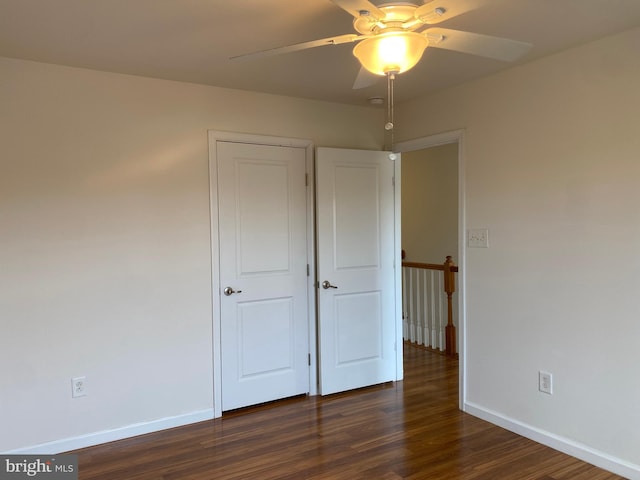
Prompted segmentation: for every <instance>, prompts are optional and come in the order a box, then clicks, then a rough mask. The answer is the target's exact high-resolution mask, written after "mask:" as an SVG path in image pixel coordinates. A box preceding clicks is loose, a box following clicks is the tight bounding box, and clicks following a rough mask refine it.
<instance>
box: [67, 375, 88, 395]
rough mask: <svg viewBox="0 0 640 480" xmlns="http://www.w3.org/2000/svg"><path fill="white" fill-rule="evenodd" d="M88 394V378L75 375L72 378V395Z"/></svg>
mask: <svg viewBox="0 0 640 480" xmlns="http://www.w3.org/2000/svg"><path fill="white" fill-rule="evenodd" d="M86 395H87V378H86V377H74V378H72V379H71V397H73V398H77V397H84V396H86Z"/></svg>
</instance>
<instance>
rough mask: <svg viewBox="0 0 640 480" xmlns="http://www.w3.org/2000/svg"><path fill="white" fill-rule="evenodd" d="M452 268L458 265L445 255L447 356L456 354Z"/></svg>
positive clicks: (454, 282) (454, 278) (453, 276)
mask: <svg viewBox="0 0 640 480" xmlns="http://www.w3.org/2000/svg"><path fill="white" fill-rule="evenodd" d="M453 268H455V269H456V271H458V267H456V266H455V264H454V263H453V259H452V258H451V256H447V259H446V261H445V262H444V291H445V293H446V294H447V326H446V327H445V329H444V332H445V339H446V340H445V342H446V343H445V345H446V346H445V352H446V354H447V355H449V356H455V354H456V326H455V325H454V324H453V299H452V296H453V292H455V291H456V277H455V275H454V272H453Z"/></svg>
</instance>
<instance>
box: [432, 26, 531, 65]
mask: <svg viewBox="0 0 640 480" xmlns="http://www.w3.org/2000/svg"><path fill="white" fill-rule="evenodd" d="M423 33H424V34H425V35H426V36H427V38H428V39H429V47H435V48H443V49H445V50H453V51H455V52H463V53H469V54H471V55H478V56H480V57H487V58H494V59H496V60H502V61H503V62H513V61H514V60H517V59H518V58H520V57H521V56H522V55H524V54H525V53H527V52H528V51H529V49H530V48H531V47H532V45H531V44H530V43H525V42H518V41H516V40H509V39H507V38H499V37H492V36H489V35H481V34H479V33H471V32H461V31H459V30H451V29H449V28H437V27H436V28H429V29H427V30H425V31H424V32H423Z"/></svg>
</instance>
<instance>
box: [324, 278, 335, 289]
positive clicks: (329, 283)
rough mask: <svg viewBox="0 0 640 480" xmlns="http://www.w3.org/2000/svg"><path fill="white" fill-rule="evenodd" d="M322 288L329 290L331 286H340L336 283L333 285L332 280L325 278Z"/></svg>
mask: <svg viewBox="0 0 640 480" xmlns="http://www.w3.org/2000/svg"><path fill="white" fill-rule="evenodd" d="M322 288H324V289H325V290H327V289H329V288H338V287H336V286H335V285H331V282H330V281H329V280H325V281H324V282H322Z"/></svg>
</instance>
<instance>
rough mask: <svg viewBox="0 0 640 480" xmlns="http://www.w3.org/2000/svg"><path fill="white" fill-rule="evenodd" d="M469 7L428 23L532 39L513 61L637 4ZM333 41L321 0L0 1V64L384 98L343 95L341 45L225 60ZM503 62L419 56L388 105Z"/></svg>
mask: <svg viewBox="0 0 640 480" xmlns="http://www.w3.org/2000/svg"><path fill="white" fill-rule="evenodd" d="M437 1H438V0H434V4H436V3H437ZM474 1H476V0H474ZM416 2H420V0H416ZM372 3H375V4H376V5H380V4H382V3H385V2H381V1H375V0H374V1H373V2H372ZM420 3H422V2H420ZM477 3H478V4H479V5H480V8H478V9H476V10H473V11H471V12H468V13H466V14H463V15H460V16H458V17H456V18H453V19H451V20H449V21H447V22H446V23H443V24H441V25H440V26H443V27H446V28H453V29H458V30H466V31H471V32H476V33H483V34H487V35H494V36H500V37H506V38H511V39H514V40H520V41H524V42H529V43H532V44H533V48H532V49H531V51H530V52H529V53H528V54H527V55H526V56H525V57H524V58H522V59H521V60H519V61H518V62H516V63H525V62H528V61H531V60H533V59H535V58H539V57H542V56H546V55H550V54H552V53H554V52H558V51H560V50H564V49H567V48H570V47H572V46H575V45H579V44H582V43H585V42H588V41H591V40H594V39H597V38H601V37H604V36H607V35H610V34H613V33H616V32H621V31H623V30H627V29H629V28H633V27H636V26H638V25H640V0H477ZM344 33H353V30H352V17H351V16H350V15H349V14H347V13H346V12H345V11H344V10H342V9H340V8H338V7H337V6H336V5H335V4H334V3H332V2H331V1H330V0H235V1H234V0H226V1H222V0H0V56H5V57H14V58H21V59H28V60H35V61H40V62H47V63H55V64H61V65H70V66H77V67H85V68H91V69H96V70H104V71H110V72H119V73H128V74H133V75H142V76H148V77H156V78H164V79H170V80H179V81H185V82H193V83H202V84H207V85H216V86H221V87H231V88H239V89H244V90H253V91H259V92H269V93H276V94H284V95H291V96H298V97H306V98H315V99H322V100H329V101H336V102H344V103H354V104H365V103H366V101H367V98H369V97H372V96H384V94H385V92H386V84H385V82H384V79H383V78H381V81H380V82H378V83H377V84H376V85H375V86H373V87H369V88H366V89H362V90H353V89H352V85H353V82H354V80H355V77H356V75H357V73H358V71H359V69H360V66H359V64H358V61H357V60H356V58H355V57H353V55H352V54H351V50H352V48H353V44H346V45H337V46H325V47H318V48H314V49H310V50H303V51H299V52H294V53H288V54H284V55H278V56H272V57H266V58H260V59H255V58H254V59H251V60H243V61H238V60H236V61H229V57H230V56H234V55H240V54H244V53H250V52H254V51H259V50H265V49H269V48H275V47H280V46H284V45H289V44H293V43H298V42H305V41H310V40H316V39H320V38H325V37H331V36H334V35H339V34H344ZM639 54H640V52H639ZM512 65H513V64H505V63H503V62H500V61H497V60H489V59H485V58H481V57H475V56H471V55H466V54H462V53H457V52H451V51H446V50H440V49H436V48H427V51H426V52H425V54H424V56H423V58H422V60H421V62H420V63H419V64H418V66H416V67H415V68H414V69H413V70H411V71H409V72H407V73H404V74H402V75H400V76H398V79H397V81H396V93H395V98H396V101H405V100H409V99H411V98H415V97H417V96H420V95H422V94H425V93H428V92H431V91H434V90H436V89H440V88H443V87H447V86H451V85H456V84H460V83H463V82H465V81H468V80H471V79H474V78H478V77H481V76H485V75H490V74H492V73H494V72H497V71H499V70H502V69H505V68H509V67H511V66H512Z"/></svg>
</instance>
